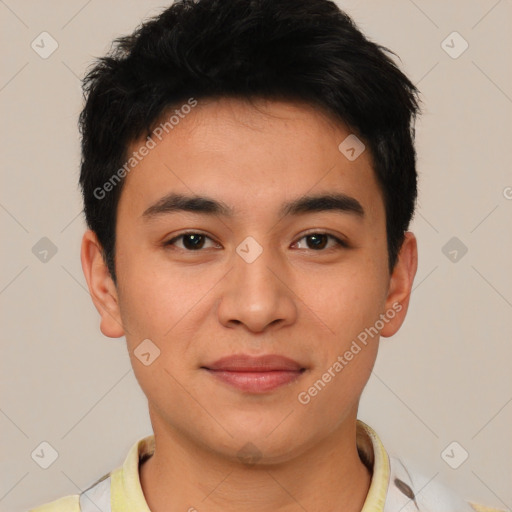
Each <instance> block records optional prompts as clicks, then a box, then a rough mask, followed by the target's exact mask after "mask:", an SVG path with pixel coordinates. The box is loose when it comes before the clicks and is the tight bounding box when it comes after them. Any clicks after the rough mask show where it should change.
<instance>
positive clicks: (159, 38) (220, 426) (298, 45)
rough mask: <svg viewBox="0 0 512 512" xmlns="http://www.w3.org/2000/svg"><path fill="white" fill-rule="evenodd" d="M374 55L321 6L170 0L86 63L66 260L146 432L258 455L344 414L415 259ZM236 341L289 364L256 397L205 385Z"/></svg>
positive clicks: (394, 322)
mask: <svg viewBox="0 0 512 512" xmlns="http://www.w3.org/2000/svg"><path fill="white" fill-rule="evenodd" d="M388 53H391V52H390V51H389V50H387V49H386V48H384V47H382V46H379V45H377V44H375V43H373V42H371V41H369V40H368V39H367V38H365V37H364V35H363V34H362V33H361V32H360V31H359V30H358V29H357V27H356V26H355V25H354V23H353V22H352V20H351V19H350V18H349V17H348V16H347V15H346V14H344V13H343V12H341V11H340V10H339V9H338V7H337V6H336V5H335V4H334V3H333V2H330V1H327V0H258V1H252V0H232V1H230V2H225V1H222V0H198V1H192V0H183V1H177V2H175V3H174V5H172V6H171V7H169V8H168V9H166V10H165V11H164V12H162V14H161V15H159V16H158V17H155V18H154V19H152V20H149V21H147V22H145V23H143V24H142V25H141V26H140V27H139V28H138V29H137V30H136V31H135V32H134V33H133V34H131V35H129V36H126V37H122V38H118V39H117V40H116V41H115V45H114V47H113V49H112V51H111V52H110V54H109V55H108V56H106V57H103V58H101V59H99V60H98V62H97V63H95V65H94V67H93V68H92V70H90V72H89V73H88V75H87V76H86V78H85V80H84V92H85V96H86V104H85V107H84V109H83V111H82V113H81V116H80V128H81V133H82V163H81V175H80V185H81V187H82V191H83V198H84V206H85V215H86V221H87V224H88V227H89V230H88V231H87V232H86V234H85V235H84V239H83V244H82V265H83V268H84V272H85V275H86V279H87V281H88V285H89V289H90V291H91V295H92V298H93V301H94V303H95V305H96V307H97V309H98V311H99V313H100V315H101V330H102V332H103V333H104V334H105V335H107V336H110V337H120V336H123V335H125V336H126V339H127V343H128V349H129V351H130V356H131V358H132V363H133V367H134V371H135V374H136V376H137V378H138V380H139V383H140V384H141V387H142V389H143V391H144V392H145V393H146V395H147V397H148V402H149V405H150V413H151V418H152V421H153V425H154V427H155V431H156V429H157V428H165V427H164V426H167V427H169V426H171V427H172V428H173V430H174V431H175V432H179V433H180V434H181V435H183V437H187V438H188V439H193V440H194V441H195V442H200V443H202V444H203V445H205V446H208V447H213V446H216V447H217V448H216V449H218V450H219V451H222V452H223V453H224V454H226V455H232V456H233V454H235V453H236V449H237V447H238V448H240V447H241V446H243V445H244V444H245V442H247V440H251V441H252V442H253V443H254V444H256V445H257V446H261V448H262V451H263V453H264V454H265V455H266V456H267V457H268V458H267V460H280V459H282V458H283V457H288V456H291V454H292V453H299V452H300V451H301V450H302V451H303V450H305V449H306V448H307V447H308V446H310V445H311V444H313V443H314V442H318V439H322V438H325V437H326V436H327V435H329V434H330V433H331V432H333V431H334V430H335V429H336V427H337V426H338V425H340V423H341V422H342V421H343V420H344V419H345V418H347V417H348V416H349V415H350V414H355V411H356V410H357V404H358V401H359V398H360V395H361V393H362V390H363V388H364V386H365V384H366V382H367V380H368V378H369V375H370V373H371V369H372V367H373V364H374V361H375V357H376V354H377V348H378V340H379V337H380V336H391V335H392V334H394V333H395V332H396V331H397V330H398V329H399V328H400V326H401V324H402V322H403V320H404V318H405V314H406V311H407V306H408V301H409V294H410V290H411V286H412V281H413V279H414V274H415V272H416V265H417V250H416V242H415V239H414V236H413V235H412V233H409V232H407V228H408V226H409V223H410V221H411V218H412V215H413V212H414V206H415V201H416V195H417V175H416V169H415V162H416V158H415V150H414V120H415V117H416V115H417V113H418V112H419V108H418V99H417V90H416V89H415V87H414V85H413V84H412V83H411V82H410V81H409V80H408V79H407V77H406V76H405V75H404V74H403V73H402V72H401V71H400V70H399V69H398V67H397V66H396V65H395V63H394V62H393V60H392V59H391V57H390V56H389V55H388ZM186 233H188V234H186ZM372 329H373V330H372ZM363 332H366V333H367V336H366V339H365V342H363V338H364V335H363V336H362V333H363ZM369 333H372V334H369ZM143 340H151V342H150V344H149V345H148V344H147V343H148V342H144V343H146V345H141V342H143ZM355 340H359V343H357V342H356V346H358V347H359V351H358V350H357V348H355V346H354V341H355ZM140 346H142V347H145V350H146V349H147V348H148V347H149V352H150V353H151V354H152V355H150V357H149V359H151V364H148V365H146V364H144V363H142V361H141V360H140V359H139V357H138V356H137V349H138V347H140ZM347 351H351V352H352V354H353V356H352V357H350V359H349V360H348V361H347V359H348V357H349V356H347V358H345V359H344V361H345V362H346V364H345V363H343V365H342V366H343V368H342V369H339V366H336V367H335V363H336V361H338V362H339V363H340V361H339V359H338V356H343V355H344V354H346V353H347ZM240 353H245V354H250V355H260V354H282V355H285V356H287V357H289V358H292V359H293V360H295V361H297V362H298V363H300V366H301V371H302V373H301V375H300V377H299V378H298V379H297V380H295V381H294V382H292V383H290V384H289V385H284V386H281V387H279V388H277V389H275V390H273V391H272V392H267V393H258V394H253V393H247V392H241V391H240V390H239V389H235V388H233V387H231V386H229V385H226V384H225V383H224V382H222V383H219V382H218V381H217V380H213V381H212V379H213V377H212V375H211V372H209V370H207V368H208V367H209V366H211V364H212V363H213V362H214V361H215V360H216V359H218V358H220V357H223V356H226V355H232V354H240ZM157 354H159V355H158V357H156V358H154V356H155V355H157ZM153 358H154V359H153ZM146 362H147V361H146ZM340 364H341V363H340ZM326 372H328V373H329V374H330V375H331V378H328V377H325V379H324V378H323V377H322V376H323V375H325V374H326ZM319 379H320V380H322V382H324V384H326V385H325V386H323V387H322V385H320V384H317V386H316V388H317V392H314V391H311V392H307V390H308V389H311V386H313V384H314V383H315V382H318V381H319ZM326 380H328V382H325V381H326ZM319 387H322V389H321V392H320V390H319V389H318V388H319ZM301 392H302V393H303V394H302V395H301V396H302V401H301V399H300V398H299V399H298V397H299V395H300V393H301ZM304 392H306V394H304ZM191 396H192V397H194V399H195V400H193V399H192V398H191ZM171 397H172V399H171ZM307 397H309V399H308V398H307ZM312 397H314V399H312ZM306 402H307V403H306ZM199 404H202V405H199ZM297 404H300V406H298V405H297ZM208 405H210V406H211V410H212V411H216V412H217V415H216V418H213V416H212V414H211V413H206V409H208ZM284 405H289V407H290V409H291V408H292V407H293V408H294V409H295V410H296V411H295V412H294V414H293V417H292V418H291V421H288V422H287V423H286V426H284V428H283V427H281V428H280V429H279V430H276V432H275V433H274V434H272V436H268V435H267V434H268V433H269V432H270V431H273V429H274V428H275V427H276V425H277V424H278V423H279V421H280V420H281V419H282V415H283V414H282V413H283V406H284ZM299 425H300V427H301V428H300V433H299V434H298V435H296V434H294V436H295V437H294V444H293V446H291V445H290V442H289V439H290V433H291V432H295V431H296V430H297V428H298V426H299ZM255 441H257V442H255ZM258 443H259V444H258Z"/></svg>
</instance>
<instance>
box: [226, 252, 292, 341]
mask: <svg viewBox="0 0 512 512" xmlns="http://www.w3.org/2000/svg"><path fill="white" fill-rule="evenodd" d="M289 281H290V277H289V274H288V273H287V271H286V267H285V263H284V262H281V261H280V260H279V259H278V258H277V257H274V256H273V254H272V252H271V250H270V249H268V248H266V249H264V250H263V252H262V253H261V254H260V255H259V256H258V258H257V259H256V260H255V261H252V262H251V263H249V262H248V261H246V260H244V259H243V258H242V257H240V256H239V255H238V254H234V256H233V268H232V269H231V271H230V272H229V273H228V274H227V276H226V279H224V280H223V288H222V291H221V297H220V300H219V304H218V309H217V314H218V318H219V321H220V322H221V323H222V325H224V326H225V327H231V328H232V327H234V326H237V325H242V326H244V327H245V328H246V329H247V330H248V331H251V332H253V333H257V332H263V331H266V330H268V329H274V328H275V329H279V328H281V327H284V326H287V325H290V324H292V323H293V322H295V320H296V317H297V302H296V300H297V297H296V296H295V294H294V293H293V290H292V289H291V287H290V285H289Z"/></svg>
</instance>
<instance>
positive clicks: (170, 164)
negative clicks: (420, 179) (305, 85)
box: [119, 99, 383, 219]
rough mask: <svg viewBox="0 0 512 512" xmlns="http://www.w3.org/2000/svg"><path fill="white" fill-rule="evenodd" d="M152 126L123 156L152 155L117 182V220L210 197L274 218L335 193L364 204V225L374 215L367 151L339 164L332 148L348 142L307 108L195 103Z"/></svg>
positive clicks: (377, 210) (376, 200)
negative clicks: (313, 197) (300, 199)
mask: <svg viewBox="0 0 512 512" xmlns="http://www.w3.org/2000/svg"><path fill="white" fill-rule="evenodd" d="M170 121H172V122H170ZM165 122H167V124H166V125H164V124H163V123H165ZM159 126H160V131H158V130H155V131H154V132H153V133H152V135H151V140H152V143H151V144H146V143H147V140H146V139H141V140H139V141H136V142H133V143H132V144H131V145H130V151H129V155H130V154H132V152H134V151H135V152H137V151H139V150H140V148H142V147H143V146H144V145H145V144H146V145H148V146H149V145H150V146H151V147H152V149H150V150H149V151H147V152H146V151H145V152H144V153H145V156H144V157H143V158H141V159H140V161H139V162H138V163H137V165H136V167H134V169H133V170H132V171H130V172H129V173H128V174H127V176H126V178H125V180H126V183H125V185H124V187H123V193H122V194H121V199H120V204H119V214H120V215H121V209H122V210H123V213H128V214H130V215H132V216H134V215H135V216H138V217H140V216H141V215H142V213H143V212H144V211H145V210H146V209H147V208H148V207H149V206H150V205H151V204H154V203H155V202H156V201H157V200H158V199H159V198H161V197H163V196H164V195H166V194H167V193H169V192H173V191H174V192H180V193H184V194H187V195H204V196H208V197H217V198H219V199H222V201H223V202H224V203H227V204H229V205H232V206H233V210H234V211H235V212H239V213H244V212H245V213H249V212H250V211H252V210H254V209H255V208H259V209H260V210H261V209H267V210H268V211H270V210H275V211H276V212H277V210H278V209H279V207H280V206H281V204H282V203H283V202H285V201H287V200H288V201H289V200H292V199H296V198H297V196H300V195H304V194H306V193H308V192H311V193H316V192H326V191H332V192H342V193H345V194H348V195H351V196H357V199H358V200H359V201H360V202H361V203H365V204H366V206H365V210H368V214H369V217H370V219H371V217H372V216H373V217H375V216H378V215H380V214H381V213H382V207H383V205H382V198H381V195H380V189H379V187H378V185H377V182H376V179H375V175H374V172H373V168H372V161H371V155H370V153H369V151H368V150H366V149H365V150H364V151H363V152H362V153H361V154H360V155H359V156H358V157H357V158H356V159H355V160H350V159H349V158H347V156H346V154H345V153H343V152H342V151H340V148H339V147H340V144H342V143H343V142H344V141H345V140H347V137H354V135H353V134H351V132H350V130H349V129H348V128H347V127H346V126H345V125H344V124H343V123H341V122H339V121H336V120H334V119H333V118H332V117H329V116H328V115H327V114H325V113H324V112H322V111H321V110H319V109H318V108H315V107H313V106H311V105H308V104H303V103H296V102H293V103H291V102H278V101H264V100H258V101H252V102H248V101H245V100H238V99H221V100H208V101H206V100H198V101H197V105H196V106H194V107H193V108H186V109H185V108H184V109H180V107H179V106H178V107H174V108H173V109H172V110H171V111H170V112H166V114H165V115H164V116H162V118H161V124H158V123H157V128H158V127H159ZM162 127H164V128H162ZM165 128H166V129H165ZM155 132H156V135H155ZM348 140H350V141H351V140H352V139H351V138H349V139H348ZM342 148H343V146H342ZM356 149H361V148H360V147H359V148H356ZM139 152H140V151H139ZM125 210H126V212H125Z"/></svg>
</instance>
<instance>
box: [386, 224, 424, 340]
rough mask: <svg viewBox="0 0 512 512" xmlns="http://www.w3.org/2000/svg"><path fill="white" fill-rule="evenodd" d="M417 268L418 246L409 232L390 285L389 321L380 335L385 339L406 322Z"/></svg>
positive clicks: (387, 299)
mask: <svg viewBox="0 0 512 512" xmlns="http://www.w3.org/2000/svg"><path fill="white" fill-rule="evenodd" d="M417 268H418V245H417V241H416V237H415V236H414V233H412V232H410V231H407V232H406V233H405V239H404V242H403V244H402V247H401V248H400V253H399V255H398V260H397V263H396V265H395V268H394V269H393V273H392V275H391V279H390V283H389V290H388V296H387V298H386V305H385V312H388V315H387V316H388V318H389V321H388V322H387V323H386V325H385V326H384V327H383V329H382V330H381V333H380V335H381V336H383V337H385V338H387V337H389V336H393V334H395V333H396V332H397V331H398V330H399V329H400V327H401V326H402V324H403V322H404V320H405V316H406V315H407V309H408V307H409V299H410V296H411V290H412V285H413V282H414V277H415V275H416V270H417Z"/></svg>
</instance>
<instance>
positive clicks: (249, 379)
mask: <svg viewBox="0 0 512 512" xmlns="http://www.w3.org/2000/svg"><path fill="white" fill-rule="evenodd" d="M202 368H203V369H205V370H207V371H208V373H209V374H210V375H212V376H213V377H215V378H217V379H220V380H221V381H223V382H225V383H227V384H229V385H231V386H233V387H235V388H238V389H239V390H241V391H246V392H249V393H265V392H268V391H272V390H274V389H277V388H278V387H281V386H284V385H285V384H289V383H291V382H293V381H295V380H296V379H298V378H299V377H300V376H301V375H302V374H303V373H304V371H305V370H306V368H305V367H303V366H302V365H301V364H299V363H298V362H297V361H294V360H293V359H290V358H288V357H285V356H281V355H276V354H267V355H264V356H258V357H254V356H249V355H247V354H235V355H232V356H228V357H223V358H221V359H219V360H217V361H215V362H214V363H211V364H208V365H205V366H202Z"/></svg>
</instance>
